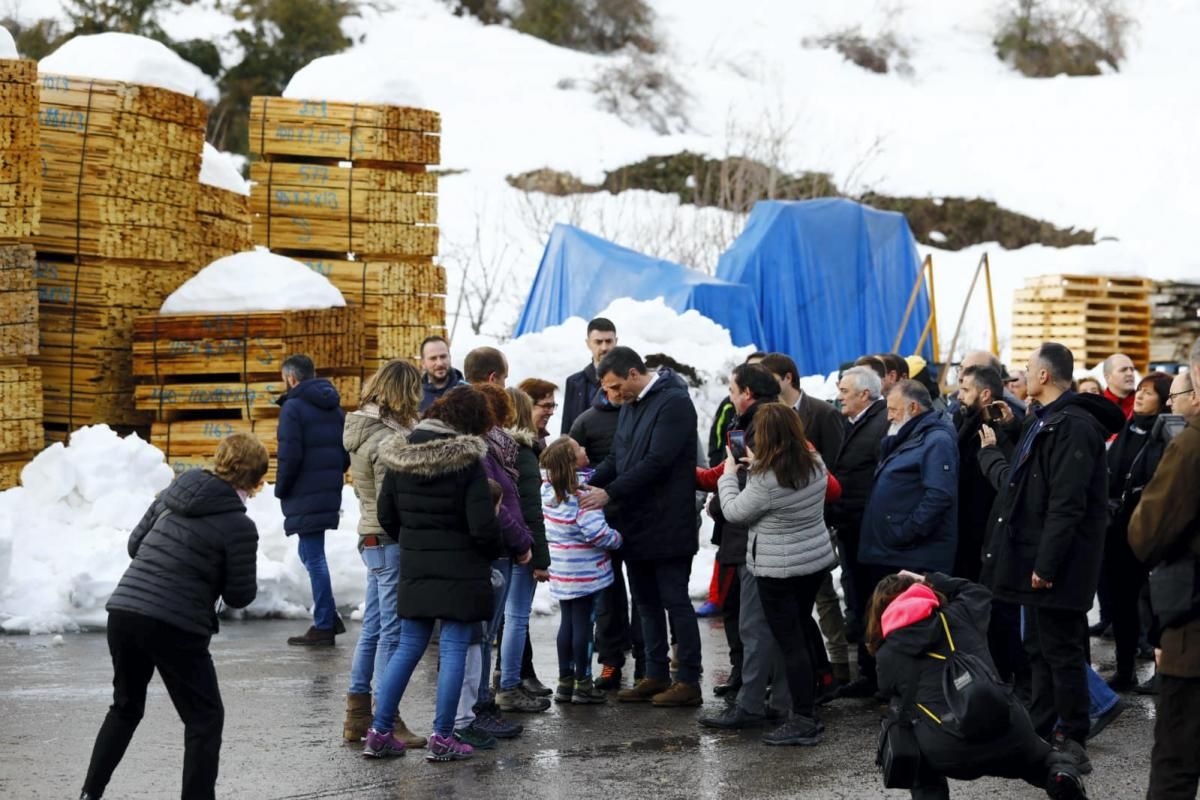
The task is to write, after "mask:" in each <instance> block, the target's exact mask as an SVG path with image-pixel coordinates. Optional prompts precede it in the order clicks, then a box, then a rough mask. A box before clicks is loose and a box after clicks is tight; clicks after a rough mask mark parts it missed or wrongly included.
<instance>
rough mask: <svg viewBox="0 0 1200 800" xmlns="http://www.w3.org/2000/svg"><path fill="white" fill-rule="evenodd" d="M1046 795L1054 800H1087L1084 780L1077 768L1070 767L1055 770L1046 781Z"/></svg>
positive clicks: (1065, 766) (1064, 766)
mask: <svg viewBox="0 0 1200 800" xmlns="http://www.w3.org/2000/svg"><path fill="white" fill-rule="evenodd" d="M1046 794H1048V795H1049V796H1050V797H1052V798H1053V799H1054V800H1087V792H1086V791H1084V788H1083V778H1081V777H1080V776H1079V771H1078V770H1077V769H1076V768H1075V767H1072V766H1069V765H1063V766H1060V767H1057V768H1055V770H1054V772H1053V774H1051V775H1050V777H1049V778H1048V779H1047V781H1046Z"/></svg>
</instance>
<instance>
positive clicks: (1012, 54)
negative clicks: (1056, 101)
mask: <svg viewBox="0 0 1200 800" xmlns="http://www.w3.org/2000/svg"><path fill="white" fill-rule="evenodd" d="M1133 25H1134V21H1133V19H1132V18H1131V17H1130V16H1129V15H1128V14H1127V13H1126V11H1125V8H1124V4H1123V2H1122V0H1007V3H1006V6H1005V8H1004V11H1003V12H1002V14H1001V17H1000V22H999V28H998V31H997V33H996V37H995V41H994V44H995V47H996V55H997V57H999V58H1000V60H1002V61H1004V62H1006V63H1008V64H1011V65H1012V66H1013V68H1015V69H1017V70H1018V71H1020V72H1021V73H1022V74H1024V75H1027V76H1029V77H1031V78H1051V77H1054V76H1055V75H1074V76H1079V75H1099V74H1100V73H1101V70H1100V65H1101V64H1108V65H1109V66H1110V67H1111V68H1112V69H1114V70H1117V69H1120V65H1121V62H1122V61H1123V60H1124V58H1125V49H1126V45H1127V43H1128V40H1129V36H1130V35H1131V32H1132V28H1133Z"/></svg>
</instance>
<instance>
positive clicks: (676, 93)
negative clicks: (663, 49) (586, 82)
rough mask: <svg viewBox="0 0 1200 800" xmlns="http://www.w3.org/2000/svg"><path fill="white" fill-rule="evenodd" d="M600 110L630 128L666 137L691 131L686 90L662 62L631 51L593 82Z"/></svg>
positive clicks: (688, 100)
mask: <svg viewBox="0 0 1200 800" xmlns="http://www.w3.org/2000/svg"><path fill="white" fill-rule="evenodd" d="M592 89H593V91H595V93H596V96H597V98H598V99H599V104H600V107H601V108H602V109H603V110H605V111H607V112H609V113H611V114H616V115H617V116H618V117H620V118H621V119H622V120H624V121H625V122H627V123H629V124H631V125H648V126H649V127H650V128H651V129H652V130H653V131H654V132H655V133H657V134H660V135H663V136H666V135H668V134H671V133H684V132H685V131H687V130H688V128H689V126H690V123H689V122H688V116H687V106H688V103H689V102H690V98H689V96H688V93H687V90H686V89H684V87H683V84H681V83H680V82H679V81H678V80H676V78H675V76H674V75H672V74H671V72H670V70H669V69H667V66H666V65H665V64H664V63H662V62H661V61H660V60H659V59H656V58H654V57H653V56H649V55H646V54H645V53H641V52H638V51H636V50H635V51H632V52H630V53H629V54H628V55H627V56H625V57H622V58H620V59H619V60H618V61H616V62H615V63H614V64H612V65H611V66H608V67H605V68H604V69H603V70H601V71H600V73H599V75H597V77H596V79H595V80H594V81H592Z"/></svg>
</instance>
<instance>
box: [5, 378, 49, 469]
mask: <svg viewBox="0 0 1200 800" xmlns="http://www.w3.org/2000/svg"><path fill="white" fill-rule="evenodd" d="M41 446H42V373H41V370H39V369H38V368H37V367H30V366H26V365H24V364H23V363H22V362H19V361H18V362H0V459H3V458H5V457H8V456H15V455H19V454H23V453H27V452H30V451H37V450H40V449H41Z"/></svg>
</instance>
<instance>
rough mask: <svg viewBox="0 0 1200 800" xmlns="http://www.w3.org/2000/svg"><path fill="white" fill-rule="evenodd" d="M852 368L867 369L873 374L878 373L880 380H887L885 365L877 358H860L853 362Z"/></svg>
mask: <svg viewBox="0 0 1200 800" xmlns="http://www.w3.org/2000/svg"><path fill="white" fill-rule="evenodd" d="M854 366H856V367H869V368H870V369H873V370H875V372H876V373H878V375H879V379H880V380H885V379H886V378H887V374H888V369H887V364H885V363H883V359H882V358H880V357H879V356H860V357H859V358H858V359H857V360H856V361H855V362H854Z"/></svg>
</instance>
